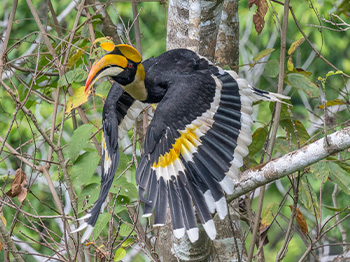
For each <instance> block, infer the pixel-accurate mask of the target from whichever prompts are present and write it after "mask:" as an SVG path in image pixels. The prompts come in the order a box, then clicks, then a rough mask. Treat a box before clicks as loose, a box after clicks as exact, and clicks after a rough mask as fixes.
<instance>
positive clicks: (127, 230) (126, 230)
mask: <svg viewBox="0 0 350 262" xmlns="http://www.w3.org/2000/svg"><path fill="white" fill-rule="evenodd" d="M132 230H133V229H132V228H131V227H130V226H128V225H127V224H122V225H121V226H120V229H119V235H120V236H122V237H127V236H133V235H136V233H135V231H132ZM131 231H132V232H131Z"/></svg>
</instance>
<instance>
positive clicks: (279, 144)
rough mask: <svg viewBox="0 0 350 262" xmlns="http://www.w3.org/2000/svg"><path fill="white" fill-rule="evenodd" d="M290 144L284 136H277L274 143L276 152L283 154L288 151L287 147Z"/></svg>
mask: <svg viewBox="0 0 350 262" xmlns="http://www.w3.org/2000/svg"><path fill="white" fill-rule="evenodd" d="M289 147H290V145H289V142H288V141H287V140H286V138H285V137H277V138H276V143H275V150H276V152H278V153H280V154H282V155H285V154H287V153H289V152H290V149H289Z"/></svg>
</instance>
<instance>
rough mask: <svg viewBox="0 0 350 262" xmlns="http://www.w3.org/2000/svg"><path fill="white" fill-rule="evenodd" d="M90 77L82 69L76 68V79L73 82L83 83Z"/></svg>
mask: <svg viewBox="0 0 350 262" xmlns="http://www.w3.org/2000/svg"><path fill="white" fill-rule="evenodd" d="M87 76H88V73H87V72H86V71H85V70H83V69H81V68H76V69H74V77H73V81H72V82H82V81H85V80H86V78H87Z"/></svg>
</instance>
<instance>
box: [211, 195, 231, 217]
mask: <svg viewBox="0 0 350 262" xmlns="http://www.w3.org/2000/svg"><path fill="white" fill-rule="evenodd" d="M215 206H216V210H217V212H218V216H219V218H220V219H221V220H223V219H224V218H225V217H226V215H227V204H226V199H225V197H222V198H220V199H219V200H218V201H216V202H215ZM209 221H210V220H209Z"/></svg>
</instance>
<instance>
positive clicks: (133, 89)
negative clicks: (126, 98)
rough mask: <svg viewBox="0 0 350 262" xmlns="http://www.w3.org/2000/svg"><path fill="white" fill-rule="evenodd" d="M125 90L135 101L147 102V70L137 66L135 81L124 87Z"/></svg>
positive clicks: (140, 65)
mask: <svg viewBox="0 0 350 262" xmlns="http://www.w3.org/2000/svg"><path fill="white" fill-rule="evenodd" d="M123 89H124V90H125V91H126V92H127V93H129V95H131V96H132V97H133V98H134V99H135V100H140V101H145V100H146V99H147V96H148V93H147V89H146V87H145V69H144V67H143V65H142V64H139V65H138V66H137V71H136V74H135V79H134V81H132V82H131V83H130V84H128V85H125V86H123Z"/></svg>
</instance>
